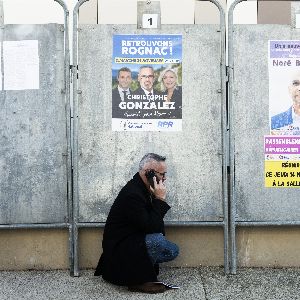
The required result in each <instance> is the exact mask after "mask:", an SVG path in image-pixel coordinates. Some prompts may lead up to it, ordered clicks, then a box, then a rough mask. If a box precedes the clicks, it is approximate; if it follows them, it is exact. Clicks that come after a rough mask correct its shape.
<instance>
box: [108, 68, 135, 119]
mask: <svg viewBox="0 0 300 300" xmlns="http://www.w3.org/2000/svg"><path fill="white" fill-rule="evenodd" d="M117 81H118V86H117V87H116V88H114V89H113V90H112V117H113V118H122V117H124V115H123V112H122V111H121V110H120V108H119V104H120V103H121V102H122V101H127V99H128V95H130V94H131V93H132V91H131V89H130V85H131V82H132V77H131V70H130V69H129V68H127V67H123V68H121V69H120V70H119V71H118V77H117Z"/></svg>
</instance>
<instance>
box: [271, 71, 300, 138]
mask: <svg viewBox="0 0 300 300" xmlns="http://www.w3.org/2000/svg"><path fill="white" fill-rule="evenodd" d="M288 90H289V94H290V96H291V100H292V105H291V106H290V108H289V109H288V110H286V111H284V112H281V113H279V114H277V115H275V116H273V117H272V118H271V130H274V131H275V130H284V131H286V132H285V134H297V135H298V134H299V132H300V73H299V72H298V73H296V74H294V76H293V78H292V80H291V83H290V85H289V87H288Z"/></svg>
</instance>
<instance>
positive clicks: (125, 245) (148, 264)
mask: <svg viewBox="0 0 300 300" xmlns="http://www.w3.org/2000/svg"><path fill="white" fill-rule="evenodd" d="M165 160H166V158H165V157H163V156H160V155H158V154H155V153H148V154H146V155H145V156H144V157H143V158H142V160H141V161H140V164H139V172H138V173H136V174H135V175H134V176H133V179H131V180H130V181H129V182H128V183H127V184H126V185H125V186H124V187H123V188H122V189H121V191H120V193H119V195H118V196H117V198H116V200H115V201H114V203H113V205H112V207H111V209H110V212H109V215H108V218H107V221H106V224H105V227H104V234H103V241H102V248H103V253H102V255H101V257H100V260H99V263H98V266H97V269H96V272H95V275H96V276H99V275H102V277H103V279H104V280H107V281H109V282H111V283H113V284H117V285H126V286H128V289H129V290H130V291H133V292H143V293H162V292H164V291H165V290H166V286H165V285H164V284H162V283H157V275H158V272H159V263H162V262H166V261H171V260H173V259H175V258H176V257H177V255H178V253H179V249H178V246H177V245H176V244H174V243H172V242H170V241H168V240H167V239H166V238H165V236H164V235H165V229H164V221H163V218H164V216H165V214H166V213H167V211H168V210H169V209H170V206H169V205H168V204H167V203H166V195H167V189H166V185H165V180H166V173H167V165H166V162H165Z"/></svg>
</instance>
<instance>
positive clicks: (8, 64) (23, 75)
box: [3, 40, 39, 90]
mask: <svg viewBox="0 0 300 300" xmlns="http://www.w3.org/2000/svg"><path fill="white" fill-rule="evenodd" d="M38 52H39V51H38V41H37V40H23V41H4V42H3V60H4V90H36V89H39V53H38Z"/></svg>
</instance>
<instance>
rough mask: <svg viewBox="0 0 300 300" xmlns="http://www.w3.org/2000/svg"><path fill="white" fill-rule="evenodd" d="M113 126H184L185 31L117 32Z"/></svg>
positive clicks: (126, 128)
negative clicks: (135, 33)
mask: <svg viewBox="0 0 300 300" xmlns="http://www.w3.org/2000/svg"><path fill="white" fill-rule="evenodd" d="M112 130H113V131H181V130H182V35H177V34H167V35H130V34H123V35H114V36H113V58H112Z"/></svg>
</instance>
